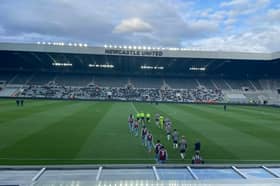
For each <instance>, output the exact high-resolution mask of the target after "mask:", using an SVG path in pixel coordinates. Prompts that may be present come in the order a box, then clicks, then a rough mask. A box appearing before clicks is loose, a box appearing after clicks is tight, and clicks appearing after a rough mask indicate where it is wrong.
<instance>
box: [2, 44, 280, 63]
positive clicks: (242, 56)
mask: <svg viewBox="0 0 280 186" xmlns="http://www.w3.org/2000/svg"><path fill="white" fill-rule="evenodd" d="M0 51H18V52H46V53H71V54H94V55H122V56H144V57H170V58H202V59H234V60H275V59H280V52H273V53H248V52H225V51H200V50H199V51H195V50H193V51H191V50H186V49H182V50H181V49H169V50H167V49H165V48H149V49H148V47H147V48H146V49H145V50H144V49H142V48H141V49H139V48H138V47H135V46H127V47H125V49H124V48H123V47H120V46H110V47H109V46H108V47H107V48H105V47H88V46H87V45H86V44H71V46H70V45H69V44H67V45H64V44H61V45H60V44H59V45H58V44H56V43H54V44H53V43H45V44H23V43H20V44H19V43H0Z"/></svg>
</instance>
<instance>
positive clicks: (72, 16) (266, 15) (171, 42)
mask: <svg viewBox="0 0 280 186" xmlns="http://www.w3.org/2000/svg"><path fill="white" fill-rule="evenodd" d="M270 1H271V2H272V1H274V0H228V1H224V2H222V3H219V2H220V1H215V2H214V3H213V4H212V3H211V6H207V3H206V4H203V6H202V4H199V3H202V0H197V1H187V0H186V1H183V0H156V1H151V0H141V1H138V0H118V1H115V0H105V1H100V0H83V1H77V0H48V1H45V0H20V1H10V0H1V6H0V17H1V22H0V42H1V41H5V42H36V41H62V42H85V43H88V44H90V45H95V46H96V45H104V44H105V43H112V44H116V45H127V44H131V45H150V46H162V47H173V46H174V47H181V46H183V47H185V46H186V47H188V46H196V45H197V46H201V47H203V46H206V47H209V48H217V49H223V48H224V49H227V50H229V49H234V50H237V49H239V50H252V49H256V50H277V48H278V50H280V46H278V45H277V44H276V41H278V39H277V38H278V37H279V36H278V35H279V28H278V27H277V25H279V22H280V21H279V20H280V17H279V16H280V10H279V5H278V7H277V6H276V5H275V6H273V5H270V4H271V3H270ZM203 2H204V1H203ZM212 5H213V6H212ZM269 5H270V6H269ZM257 17H260V18H257ZM277 34H278V35H277ZM273 37H274V38H273ZM269 42H271V44H270V45H269V44H268V43H269ZM250 45H251V46H250Z"/></svg>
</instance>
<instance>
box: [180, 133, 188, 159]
mask: <svg viewBox="0 0 280 186" xmlns="http://www.w3.org/2000/svg"><path fill="white" fill-rule="evenodd" d="M187 146H188V145H187V140H186V139H185V136H182V139H181V141H180V142H179V147H180V148H179V149H180V156H181V158H182V159H185V154H186V149H187Z"/></svg>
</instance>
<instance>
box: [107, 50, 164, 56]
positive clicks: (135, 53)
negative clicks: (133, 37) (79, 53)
mask: <svg viewBox="0 0 280 186" xmlns="http://www.w3.org/2000/svg"><path fill="white" fill-rule="evenodd" d="M105 54H109V55H126V56H148V57H161V56H163V52H162V51H159V50H148V51H147V50H125V49H105Z"/></svg>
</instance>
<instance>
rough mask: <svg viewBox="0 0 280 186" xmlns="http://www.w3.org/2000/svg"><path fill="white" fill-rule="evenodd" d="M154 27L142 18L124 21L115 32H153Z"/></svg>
mask: <svg viewBox="0 0 280 186" xmlns="http://www.w3.org/2000/svg"><path fill="white" fill-rule="evenodd" d="M151 31H152V26H151V25H150V24H149V23H147V22H145V21H143V20H142V19H140V18H137V17H135V18H129V19H124V20H122V21H121V22H120V24H118V25H117V26H116V27H115V28H114V30H113V32H115V33H135V32H151Z"/></svg>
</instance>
